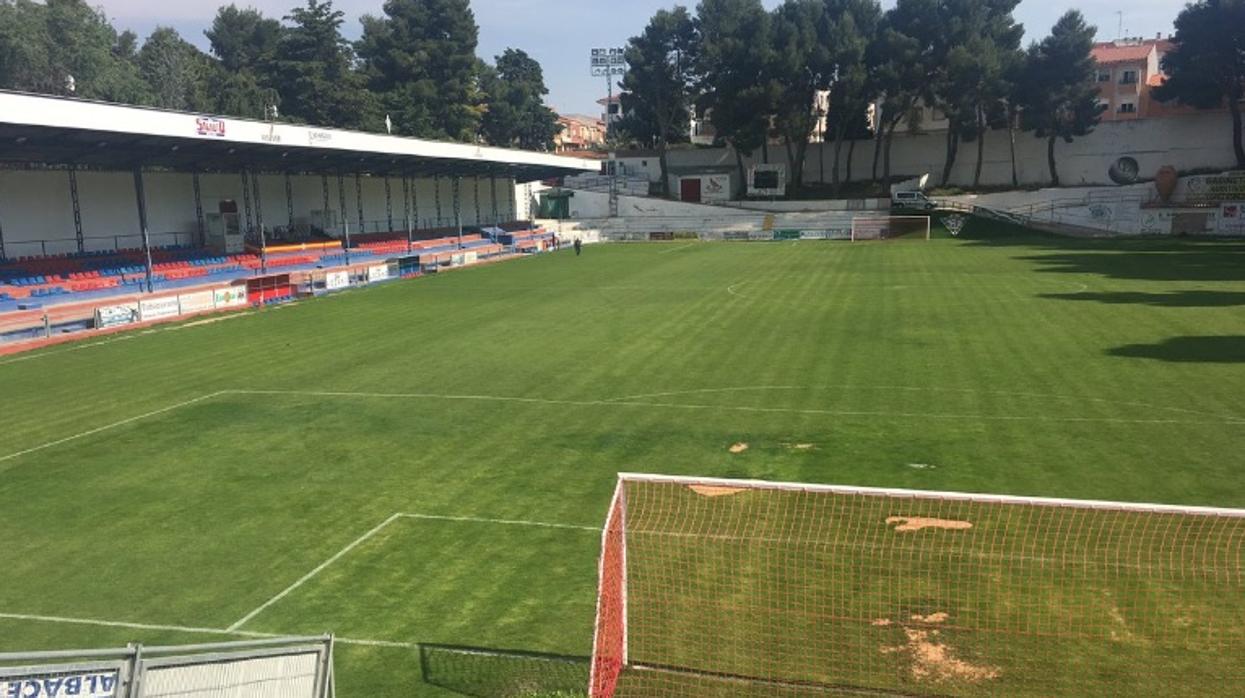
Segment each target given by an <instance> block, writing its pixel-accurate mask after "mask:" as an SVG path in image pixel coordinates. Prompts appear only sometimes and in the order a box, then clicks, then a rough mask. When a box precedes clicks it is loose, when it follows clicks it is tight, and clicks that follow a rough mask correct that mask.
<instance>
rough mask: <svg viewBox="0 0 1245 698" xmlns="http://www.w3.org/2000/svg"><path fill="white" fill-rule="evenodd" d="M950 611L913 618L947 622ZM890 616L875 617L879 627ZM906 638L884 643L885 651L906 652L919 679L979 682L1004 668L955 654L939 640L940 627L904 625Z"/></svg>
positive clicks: (913, 617)
mask: <svg viewBox="0 0 1245 698" xmlns="http://www.w3.org/2000/svg"><path fill="white" fill-rule="evenodd" d="M949 618H950V615H948V614H946V613H943V612H938V613H931V614H929V615H927V616H922V615H919V614H918V615H914V616H912V620H914V621H918V622H920V623H944V622H946V621H947V620H948V619H949ZM883 621H884V622H883ZM890 624H891V622H890V621H889V620H888V619H885V618H882V619H879V620H875V621H873V623H872V625H874V626H876V627H885V626H888V625H890ZM903 632H904V637H905V638H906V640H907V641H906V642H905V643H904V644H902V645H894V646H883V647H882V648H881V650H880V651H881V652H882V654H906V655H908V656H909V657H910V659H911V662H912V665H911V666H910V667H909V671H910V672H911V673H912V678H914V679H916V680H917V681H929V682H933V683H942V682H944V681H962V682H966V683H980V682H982V681H989V680H991V679H997V678H998V677H999V676H1000V675H1001V674H1002V671H1001V670H1000V669H999V668H998V667H996V666H989V665H986V664H972V663H970V662H966V661H964V660H963V659H960V658H959V657H957V656H955V650H953V649H952V648H951V647H950V646H948V645H945V644H943V643H942V642H939V640H938V631H937V630H927V629H920V628H910V627H905V628H904V629H903Z"/></svg>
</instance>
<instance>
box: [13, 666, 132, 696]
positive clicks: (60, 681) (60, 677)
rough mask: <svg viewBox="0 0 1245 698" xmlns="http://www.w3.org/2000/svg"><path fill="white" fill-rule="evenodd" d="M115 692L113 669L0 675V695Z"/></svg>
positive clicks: (61, 694)
mask: <svg viewBox="0 0 1245 698" xmlns="http://www.w3.org/2000/svg"><path fill="white" fill-rule="evenodd" d="M116 695H117V672H116V671H103V672H99V671H97V672H89V673H84V674H76V673H74V674H71V673H64V674H52V673H43V674H37V675H30V676H14V677H0V696H3V697H4V698H44V697H47V698H51V697H53V696H57V697H63V698H114V697H115V696H116Z"/></svg>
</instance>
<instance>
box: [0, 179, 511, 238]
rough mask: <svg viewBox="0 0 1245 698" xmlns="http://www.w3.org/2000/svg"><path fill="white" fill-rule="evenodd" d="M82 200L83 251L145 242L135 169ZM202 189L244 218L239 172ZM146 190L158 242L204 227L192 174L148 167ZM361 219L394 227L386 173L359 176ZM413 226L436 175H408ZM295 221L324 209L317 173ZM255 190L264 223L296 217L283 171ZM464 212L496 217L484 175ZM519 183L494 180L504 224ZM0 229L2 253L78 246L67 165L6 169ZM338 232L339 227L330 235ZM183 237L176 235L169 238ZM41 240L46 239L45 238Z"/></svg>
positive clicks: (352, 209) (101, 183)
mask: <svg viewBox="0 0 1245 698" xmlns="http://www.w3.org/2000/svg"><path fill="white" fill-rule="evenodd" d="M77 177H78V198H79V204H80V210H81V212H82V233H83V236H84V237H85V238H86V240H85V245H84V246H85V248H86V249H87V250H109V249H114V248H115V246H117V245H119V246H121V247H137V246H139V245H140V237H139V232H140V231H139V223H138V207H137V204H136V201H135V196H134V177H133V174H132V173H130V172H95V171H79V172H78V174H77ZM199 182H200V193H201V196H202V203H203V211H204V213H212V212H215V211H217V210H218V208H219V204H220V201H222V200H225V199H233V200H234V201H236V202H237V204H238V211H239V213H240V214H241V215H242V216H243V219H244V220H245V216H246V212H245V204H244V197H243V194H242V188H243V185H242V178H241V175H239V174H203V175H200V178H199ZM343 183H344V185H345V193H346V210H345V212H344V213H345V215H346V220H348V221H349V223H350V230H351V232H357V231H358V227H359V226H358V220H359V209H358V203H357V201H358V198H357V196H356V186H355V180H354V177H353V175H351V176H347V177H345V178H344V182H343ZM143 184H144V187H145V189H146V194H147V197H146V198H147V217H148V226H149V230H150V232H151V236H152V243H153V244H156V245H167V244H172V243H174V242H175V241H181V242H183V243H184V242H189V241H190V240H192V239H194V237H195V236H197V233H198V222H197V220H196V216H195V204H194V186H193V179H192V176H191V175H190V174H187V173H172V172H148V173H146V174H145V175H144V177H143ZM328 184H329V208H330V209H331V210H333V211H338V212H339V213H341V212H340V209H341V203H340V198H339V194H338V188H337V177H336V176H331V177H329V178H328ZM361 184H362V190H363V217H364V220H365V222H366V223H367V230H368V231H375V230H383V229H385V228H387V227H388V216H387V214H386V210H385V183H384V178H382V177H363V178H362V180H361ZM411 184H412V199H413V202H412V203H413V204H414V208H415V209H416V210H415V211H414V212H413V218H415V220H416V221H417V227H426V226H433V225H436V224H437V223H436V217H437V210H436V204H435V201H436V194H435V187H434V183H433V180H431V179H417V180H411ZM290 185H291V187H290V189H291V194H292V197H291V198H292V200H293V205H294V221H293V222H295V223H309V222H311V221H312V217H311V212H312V211H318V210H321V209H323V208H324V191H323V185H322V180H321V177H319V176H316V175H294V176H291V178H290ZM452 186H453V183H452V182H451V180H450V179H449V178H444V177H443V178H441V182H440V197H441V222H440V225H444V226H450V225H453V224H454V206H453V198H452V191H453V189H452ZM390 187H391V195H392V211H393V224H394V228H395V229H397V230H401V229H403V227H404V220H403V215H404V212H403V200H402V180H401V178H399V177H394V178H391V179H390ZM259 189H260V197H261V202H260V203H261V205H262V209H263V219H264V226H265V227H266V228H273V227H277V226H287V225H289V224H290V223H291V221H290V216H289V206H288V205H287V201H286V191H285V177H284V175H280V174H265V175H260V176H259ZM253 191H254V189H253V188H252V189H251V192H248V193H251V196H252V198H251V215H252V217H254V215H255V199H254V195H253ZM460 196H461V202H462V203H461V208H460V213H461V215H462V222H463V225H467V226H472V225H488V224H492V223H493V222H494V217H493V202H492V196H491V192H490V189H489V180H488V178H487V177H485V178H481V179H480V181H479V217H478V219H477V215H476V214H477V204H476V188H475V181H474V180H473V179H472V178H470V177H468V178H464V179H463V180H462V184H461V190H460ZM514 197H515V185H514V181H513V180H510V179H498V180H497V215H498V218H500V219H501V221H506V220H509V219H510V218H511V217H512V213H511V211H512V208H511V207H512V206H513V205H514V203H515V201H514ZM0 231H3V236H4V243H5V251H6V253H7V255H8V256H10V257H17V256H28V255H38V254H41V253H42V252H43V250H46V252H47V253H48V254H62V253H68V252H75V251H77V242H76V239H75V231H74V222H73V205H72V198H71V197H70V193H69V172H68V171H67V170H30V171H25V170H0ZM328 232H329V234H331V235H334V236H339V235H340V234H341V231H340V230H331V231H328ZM175 233H180V234H181V235H180V236H175V235H173V234H175ZM40 241H44V242H43V243H42V244H41V243H40Z"/></svg>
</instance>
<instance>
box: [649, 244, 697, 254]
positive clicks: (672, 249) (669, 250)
mask: <svg viewBox="0 0 1245 698" xmlns="http://www.w3.org/2000/svg"><path fill="white" fill-rule="evenodd" d="M695 244H696V243H694V242H689V243H687V244H686V245H679V246H678V247H671V248H668V249H665V250H662V251H661V252H658V253H657V254H670V253H671V252H678V251H679V250H686V249H687V248H689V247H692V246H694V245H695Z"/></svg>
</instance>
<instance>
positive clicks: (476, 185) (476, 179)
mask: <svg viewBox="0 0 1245 698" xmlns="http://www.w3.org/2000/svg"><path fill="white" fill-rule="evenodd" d="M471 186H472V191H473V192H474V195H475V205H476V225H477V226H479V225H480V175H473V176H472V177H471Z"/></svg>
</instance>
